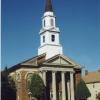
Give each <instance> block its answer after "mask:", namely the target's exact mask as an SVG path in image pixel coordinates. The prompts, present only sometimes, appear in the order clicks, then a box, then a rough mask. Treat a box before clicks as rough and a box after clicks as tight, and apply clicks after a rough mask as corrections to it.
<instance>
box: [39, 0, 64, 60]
mask: <svg viewBox="0 0 100 100" xmlns="http://www.w3.org/2000/svg"><path fill="white" fill-rule="evenodd" d="M55 19H56V17H55V16H54V13H53V9H52V4H51V0H47V2H46V8H45V13H44V15H43V17H42V28H41V30H40V47H39V48H38V55H40V54H43V53H46V59H48V58H51V57H53V56H55V55H57V54H62V53H63V50H62V46H61V45H60V43H59V34H60V30H59V28H58V27H56V21H55Z"/></svg>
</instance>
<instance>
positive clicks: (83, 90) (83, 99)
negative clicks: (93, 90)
mask: <svg viewBox="0 0 100 100" xmlns="http://www.w3.org/2000/svg"><path fill="white" fill-rule="evenodd" d="M90 96H91V94H90V91H89V89H88V88H87V86H86V84H85V82H84V81H83V80H82V79H81V80H80V82H79V83H78V84H77V87H76V100H87V98H88V97H90Z"/></svg>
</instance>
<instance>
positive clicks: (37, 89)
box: [29, 74, 45, 98]
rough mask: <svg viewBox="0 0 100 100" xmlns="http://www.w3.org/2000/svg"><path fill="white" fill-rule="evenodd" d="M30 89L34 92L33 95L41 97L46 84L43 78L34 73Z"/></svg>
mask: <svg viewBox="0 0 100 100" xmlns="http://www.w3.org/2000/svg"><path fill="white" fill-rule="evenodd" d="M29 90H30V92H31V93H32V97H36V98H39V97H40V96H42V95H43V93H44V90H45V86H44V83H43V80H42V79H41V77H40V76H39V75H38V74H33V75H32V77H31V83H30V86H29Z"/></svg>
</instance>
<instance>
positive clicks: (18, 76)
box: [16, 72, 21, 81]
mask: <svg viewBox="0 0 100 100" xmlns="http://www.w3.org/2000/svg"><path fill="white" fill-rule="evenodd" d="M20 79H21V73H19V72H18V73H16V80H17V81H20Z"/></svg>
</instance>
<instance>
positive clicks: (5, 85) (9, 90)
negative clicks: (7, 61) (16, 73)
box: [1, 67, 16, 100]
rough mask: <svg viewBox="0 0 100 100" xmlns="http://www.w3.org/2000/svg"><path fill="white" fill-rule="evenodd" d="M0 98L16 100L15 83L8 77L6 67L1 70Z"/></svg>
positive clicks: (2, 99)
mask: <svg viewBox="0 0 100 100" xmlns="http://www.w3.org/2000/svg"><path fill="white" fill-rule="evenodd" d="M1 100H16V89H15V83H14V81H13V80H12V79H11V78H10V79H9V78H8V70H7V67H6V68H5V70H4V71H2V72H1Z"/></svg>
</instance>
